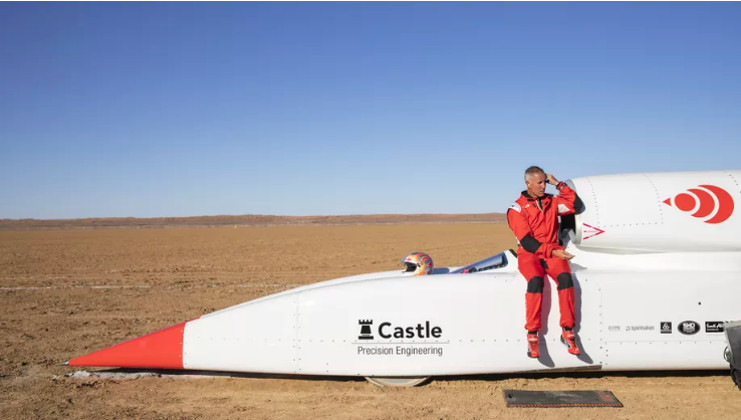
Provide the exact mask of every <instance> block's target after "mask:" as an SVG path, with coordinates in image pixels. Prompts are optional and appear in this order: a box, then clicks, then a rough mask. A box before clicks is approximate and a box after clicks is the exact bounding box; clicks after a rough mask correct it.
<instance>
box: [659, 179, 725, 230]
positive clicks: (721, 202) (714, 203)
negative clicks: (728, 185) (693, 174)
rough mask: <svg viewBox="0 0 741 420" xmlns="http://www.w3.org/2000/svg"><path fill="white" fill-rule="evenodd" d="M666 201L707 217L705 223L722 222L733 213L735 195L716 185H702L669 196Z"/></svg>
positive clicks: (698, 216)
mask: <svg viewBox="0 0 741 420" xmlns="http://www.w3.org/2000/svg"><path fill="white" fill-rule="evenodd" d="M664 203H666V204H667V205H670V206H674V207H676V208H678V209H679V210H681V211H683V212H691V213H692V216H695V217H697V218H706V217H708V216H711V217H710V218H709V219H706V220H704V222H705V223H712V224H715V223H722V222H725V221H726V220H728V218H729V217H731V214H733V197H731V194H729V193H728V191H726V190H724V189H723V188H720V187H716V186H715V185H700V186H699V188H690V189H689V190H687V192H683V193H680V194H677V195H676V196H674V199H671V198H667V199H666V200H664Z"/></svg>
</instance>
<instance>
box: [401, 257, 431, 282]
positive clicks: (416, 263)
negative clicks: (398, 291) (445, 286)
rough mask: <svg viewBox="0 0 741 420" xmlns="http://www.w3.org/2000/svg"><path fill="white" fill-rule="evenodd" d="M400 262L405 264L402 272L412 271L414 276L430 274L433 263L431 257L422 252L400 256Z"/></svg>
mask: <svg viewBox="0 0 741 420" xmlns="http://www.w3.org/2000/svg"><path fill="white" fill-rule="evenodd" d="M401 262H402V263H403V264H404V265H405V266H406V270H404V273H414V275H415V276H422V275H425V274H431V273H432V267H433V265H434V264H433V263H432V257H430V256H429V255H427V254H425V253H424V252H412V253H411V254H409V255H407V256H406V257H404V258H402V259H401Z"/></svg>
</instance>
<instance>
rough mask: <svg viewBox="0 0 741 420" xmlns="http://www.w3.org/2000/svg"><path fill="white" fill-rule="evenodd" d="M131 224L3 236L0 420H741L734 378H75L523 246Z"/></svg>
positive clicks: (499, 240) (431, 236)
mask: <svg viewBox="0 0 741 420" xmlns="http://www.w3.org/2000/svg"><path fill="white" fill-rule="evenodd" d="M135 224H136V223H134V224H133V225H135ZM133 225H132V227H128V228H117V229H113V228H97V229H81V228H68V229H45V230H12V227H11V228H9V230H4V231H0V340H1V343H0V344H1V346H0V418H2V419H11V418H12V419H15V418H18V419H20V418H61V417H65V418H66V417H71V418H129V417H133V418H155V419H156V418H178V419H181V418H298V417H301V418H320V417H333V418H334V417H336V418H363V419H365V418H371V419H375V418H429V419H443V418H444V419H458V418H493V417H507V418H533V417H542V416H548V417H555V418H567V417H568V418H598V417H604V418H630V419H635V418H656V417H659V418H675V419H679V418H741V392H740V391H739V390H738V388H736V386H735V385H733V383H732V382H731V380H730V378H729V377H728V372H725V371H711V372H647V373H646V372H644V373H606V372H591V373H579V374H576V373H572V374H548V375H543V374H540V375H535V374H531V375H481V376H468V377H445V378H434V379H433V380H432V381H431V382H429V383H428V384H426V385H424V386H420V387H415V388H379V387H376V386H374V385H371V384H369V383H367V382H366V381H364V380H363V379H355V378H338V377H279V376H267V375H239V376H237V377H213V376H200V377H199V376H195V377H194V376H181V377H172V376H162V377H157V376H149V377H139V378H135V377H124V378H113V379H109V378H96V377H82V378H80V377H66V376H65V375H66V374H70V373H73V372H75V371H78V370H79V368H72V367H67V366H64V365H62V363H63V362H65V361H67V360H69V359H71V358H73V357H77V356H80V355H83V354H87V353H89V352H91V351H94V350H98V349H101V348H104V347H107V346H110V345H113V344H116V343H119V342H121V341H124V340H126V339H129V338H133V337H135V336H139V335H143V334H146V333H149V332H152V331H154V330H157V329H160V328H163V327H167V326H170V325H173V324H176V323H178V322H181V321H184V320H187V319H191V318H194V317H198V316H200V315H203V314H205V313H208V312H211V311H214V310H216V309H220V308H225V307H227V306H231V305H234V304H237V303H241V302H244V301H248V300H251V299H254V298H257V297H261V296H265V295H268V294H272V293H275V292H278V291H282V290H287V289H290V288H293V287H296V286H299V285H304V284H309V283H314V282H318V281H322V280H326V279H331V278H336V277H341V276H345V275H350V274H357V273H364V272H371V271H382V270H390V269H394V268H401V264H400V262H399V259H400V258H401V257H403V256H404V255H406V254H407V253H409V252H411V251H416V250H421V251H426V252H428V253H429V254H431V255H432V256H433V258H434V259H435V264H436V265H437V266H452V265H463V264H465V263H468V262H472V261H475V260H478V259H480V258H483V257H486V256H488V255H491V254H493V253H495V252H498V251H501V250H504V249H506V248H510V247H513V246H514V240H513V238H512V235H511V233H510V232H509V230H508V229H507V227H506V225H504V224H501V223H490V222H489V223H482V222H479V223H425V224H414V223H411V222H404V223H394V224H378V223H376V224H335V225H331V224H330V225H307V224H299V225H295V224H286V225H272V226H258V225H251V226H236V227H234V226H229V227H211V228H206V227H200V228H196V227H170V228H151V227H150V228H144V229H137V228H136V227H133ZM524 350H525V349H523V351H524ZM89 370H90V371H95V370H100V369H89ZM508 388H514V389H525V390H589V389H598V390H601V389H607V390H610V391H612V392H613V393H614V394H615V396H616V397H617V398H618V399H619V400H620V401H621V402H622V403H623V404H624V405H625V407H624V408H557V409H554V408H548V409H532V408H507V407H506V404H505V401H504V399H503V398H502V390H504V389H508Z"/></svg>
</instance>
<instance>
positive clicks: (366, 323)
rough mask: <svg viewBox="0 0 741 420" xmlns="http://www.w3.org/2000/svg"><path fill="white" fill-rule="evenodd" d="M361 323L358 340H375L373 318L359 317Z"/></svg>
mask: <svg viewBox="0 0 741 420" xmlns="http://www.w3.org/2000/svg"><path fill="white" fill-rule="evenodd" d="M358 324H360V335H359V336H358V340H373V333H372V332H371V327H370V326H371V325H373V320H372V319H359V320H358Z"/></svg>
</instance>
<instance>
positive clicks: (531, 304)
mask: <svg viewBox="0 0 741 420" xmlns="http://www.w3.org/2000/svg"><path fill="white" fill-rule="evenodd" d="M517 266H518V268H519V270H520V273H521V274H522V275H523V277H525V279H526V280H527V292H526V293H525V329H526V330H527V345H528V350H527V355H528V356H529V357H532V358H537V357H540V342H539V340H538V331H539V330H540V327H541V324H540V319H541V304H542V298H543V278H544V277H545V270H543V267H542V266H541V265H540V260H539V259H538V258H536V257H535V256H534V255H532V254H524V253H522V254H520V255H518V257H517Z"/></svg>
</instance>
